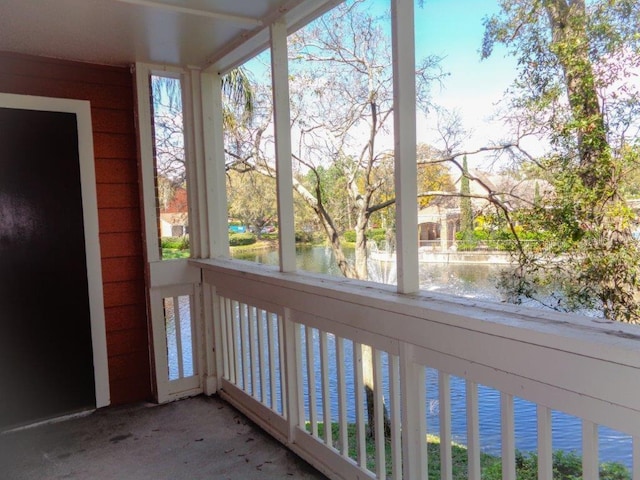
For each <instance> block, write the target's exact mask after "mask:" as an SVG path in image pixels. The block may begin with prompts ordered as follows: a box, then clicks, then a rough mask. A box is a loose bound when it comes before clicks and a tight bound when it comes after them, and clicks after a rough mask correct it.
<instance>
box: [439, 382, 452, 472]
mask: <svg viewBox="0 0 640 480" xmlns="http://www.w3.org/2000/svg"><path fill="white" fill-rule="evenodd" d="M438 393H439V396H440V478H441V479H442V480H452V479H453V460H452V458H451V377H449V374H448V373H444V372H440V371H438Z"/></svg>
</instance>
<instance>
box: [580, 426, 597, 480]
mask: <svg viewBox="0 0 640 480" xmlns="http://www.w3.org/2000/svg"><path fill="white" fill-rule="evenodd" d="M598 463H599V462H598V426H597V425H596V424H595V423H593V422H589V421H588V420H582V478H583V480H598V478H599V476H600V473H599V471H598V470H599V469H598Z"/></svg>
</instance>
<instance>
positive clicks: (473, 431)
mask: <svg viewBox="0 0 640 480" xmlns="http://www.w3.org/2000/svg"><path fill="white" fill-rule="evenodd" d="M466 396H467V399H466V400H467V465H468V466H467V474H468V477H469V480H480V475H481V469H480V422H479V419H478V385H477V384H475V383H473V382H472V381H470V380H467V382H466Z"/></svg>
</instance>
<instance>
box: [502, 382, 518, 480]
mask: <svg viewBox="0 0 640 480" xmlns="http://www.w3.org/2000/svg"><path fill="white" fill-rule="evenodd" d="M500 417H501V422H500V423H501V431H502V432H501V434H502V478H503V479H504V480H515V478H516V442H515V427H514V421H513V395H509V394H508V393H504V392H500Z"/></svg>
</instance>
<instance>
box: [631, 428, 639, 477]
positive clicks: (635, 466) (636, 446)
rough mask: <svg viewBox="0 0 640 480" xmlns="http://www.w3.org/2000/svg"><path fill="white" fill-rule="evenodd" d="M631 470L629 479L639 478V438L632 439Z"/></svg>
mask: <svg viewBox="0 0 640 480" xmlns="http://www.w3.org/2000/svg"><path fill="white" fill-rule="evenodd" d="M632 442H633V470H632V472H631V478H640V437H636V436H634V437H633V440H632Z"/></svg>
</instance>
